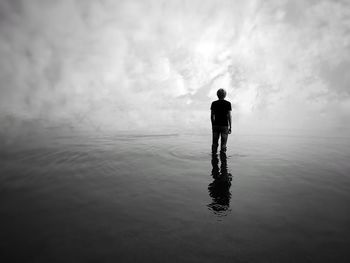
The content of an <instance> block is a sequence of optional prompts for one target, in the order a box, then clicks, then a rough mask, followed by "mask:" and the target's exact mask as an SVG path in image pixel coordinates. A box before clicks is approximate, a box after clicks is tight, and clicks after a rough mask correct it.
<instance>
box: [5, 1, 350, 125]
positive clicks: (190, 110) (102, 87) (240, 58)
mask: <svg viewBox="0 0 350 263" xmlns="http://www.w3.org/2000/svg"><path fill="white" fill-rule="evenodd" d="M348 10H350V8H349V4H348V2H347V1H330V0H329V1H322V2H319V1H267V2H266V1H264V2H263V1H253V0H252V1H243V0H242V1H185V2H181V1H151V0H148V1H112V0H104V1H90V0H87V1H79V0H77V1H73V0H72V1H69V0H66V1H40V0H33V1H30V2H28V1H20V0H17V1H13V0H11V1H10V0H1V1H0V56H1V58H2V59H1V61H0V69H1V72H0V84H1V90H0V95H1V96H0V103H1V108H0V109H1V112H2V113H3V115H11V116H15V117H16V118H41V119H44V120H47V121H49V122H52V123H55V122H61V121H66V122H69V123H71V124H72V125H75V126H94V127H100V128H102V129H103V128H106V129H107V128H112V129H116V130H127V129H154V128H160V129H164V128H166V127H171V128H172V127H175V126H177V127H180V128H181V127H185V128H188V127H207V126H208V121H209V120H208V109H209V105H210V102H211V101H212V100H214V99H216V98H215V91H216V89H218V88H219V87H223V88H226V89H227V91H228V94H229V95H228V96H229V99H231V100H232V102H233V103H234V104H235V112H234V113H235V114H234V116H235V122H236V123H237V125H238V126H240V127H246V128H247V129H248V128H252V127H263V126H264V127H266V128H267V127H280V128H293V129H295V128H315V127H317V129H320V128H335V127H337V128H339V127H340V128H342V129H348V127H346V126H345V125H346V124H344V123H345V122H344V119H347V118H349V117H350V110H349V97H350V90H349V88H348V83H349V81H348V80H349V79H348V76H347V74H346V73H347V72H348V71H349V66H350V52H349V45H350V20H349V15H350V14H349V13H350V11H348Z"/></svg>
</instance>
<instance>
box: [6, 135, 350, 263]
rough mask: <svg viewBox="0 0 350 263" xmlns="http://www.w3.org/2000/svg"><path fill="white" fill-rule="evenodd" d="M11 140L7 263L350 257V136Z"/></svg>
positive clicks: (336, 259) (326, 259)
mask: <svg viewBox="0 0 350 263" xmlns="http://www.w3.org/2000/svg"><path fill="white" fill-rule="evenodd" d="M210 139H211V138H210V134H202V135H199V134H191V133H189V134H186V133H184V134H158V135H156V134H148V135H140V134H135V135H123V134H120V135H108V136H107V135H106V136H101V135H99V136H91V135H89V136H88V135H78V134H74V135H72V134H66V133H63V134H59V135H58V134H56V135H50V136H48V135H47V133H44V134H43V135H38V134H36V135H27V136H22V137H20V138H17V139H16V140H5V139H3V140H2V147H1V149H0V157H1V159H0V161H1V166H0V217H1V226H0V233H1V234H0V247H1V256H0V257H3V258H5V257H6V261H3V260H2V262H298V263H299V262H350V261H349V260H350V254H349V245H350V211H349V203H350V140H349V138H321V137H319V138H311V137H301V136H295V137H293V136H243V135H232V136H231V137H230V138H229V143H228V147H229V148H228V152H227V156H217V157H214V158H213V157H212V156H211V154H210V149H211V147H210Z"/></svg>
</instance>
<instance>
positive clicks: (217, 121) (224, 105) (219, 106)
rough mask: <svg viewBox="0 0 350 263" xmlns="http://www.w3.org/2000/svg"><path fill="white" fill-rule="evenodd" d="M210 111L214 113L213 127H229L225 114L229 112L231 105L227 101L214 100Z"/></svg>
mask: <svg viewBox="0 0 350 263" xmlns="http://www.w3.org/2000/svg"><path fill="white" fill-rule="evenodd" d="M210 109H211V110H212V112H213V113H214V115H215V117H214V122H213V125H215V126H229V123H228V118H227V114H229V112H230V111H231V103H230V102H229V101H227V100H223V99H221V100H216V101H213V102H212V104H211V107H210Z"/></svg>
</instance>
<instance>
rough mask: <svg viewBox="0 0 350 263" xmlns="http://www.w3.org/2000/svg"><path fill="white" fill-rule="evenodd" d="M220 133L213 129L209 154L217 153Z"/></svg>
mask: <svg viewBox="0 0 350 263" xmlns="http://www.w3.org/2000/svg"><path fill="white" fill-rule="evenodd" d="M219 137H220V132H218V131H216V130H214V129H213V144H212V145H211V153H213V154H215V153H216V152H217V151H218V146H219Z"/></svg>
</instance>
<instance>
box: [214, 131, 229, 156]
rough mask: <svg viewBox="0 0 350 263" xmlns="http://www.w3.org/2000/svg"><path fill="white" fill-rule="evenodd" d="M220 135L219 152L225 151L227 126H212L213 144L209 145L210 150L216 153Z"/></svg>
mask: <svg viewBox="0 0 350 263" xmlns="http://www.w3.org/2000/svg"><path fill="white" fill-rule="evenodd" d="M220 137H221V149H220V152H222V153H224V152H226V144H227V138H228V126H213V144H212V146H211V152H212V153H216V152H217V151H218V146H219V138H220Z"/></svg>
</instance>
